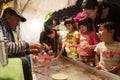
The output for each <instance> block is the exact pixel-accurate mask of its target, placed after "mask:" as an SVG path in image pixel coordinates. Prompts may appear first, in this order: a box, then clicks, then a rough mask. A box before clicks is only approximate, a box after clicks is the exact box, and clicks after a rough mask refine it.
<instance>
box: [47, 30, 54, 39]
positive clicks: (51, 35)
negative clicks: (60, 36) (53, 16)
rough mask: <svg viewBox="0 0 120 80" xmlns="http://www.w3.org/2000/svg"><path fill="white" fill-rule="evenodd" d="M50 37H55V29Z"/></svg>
mask: <svg viewBox="0 0 120 80" xmlns="http://www.w3.org/2000/svg"><path fill="white" fill-rule="evenodd" d="M48 37H50V38H52V39H54V37H55V31H53V33H51V34H49V35H48Z"/></svg>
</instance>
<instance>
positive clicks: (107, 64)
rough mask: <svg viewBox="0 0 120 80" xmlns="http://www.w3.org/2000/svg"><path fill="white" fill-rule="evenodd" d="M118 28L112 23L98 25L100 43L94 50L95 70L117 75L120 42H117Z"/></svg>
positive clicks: (119, 60)
mask: <svg viewBox="0 0 120 80" xmlns="http://www.w3.org/2000/svg"><path fill="white" fill-rule="evenodd" d="M117 27H118V26H117V25H116V24H114V23H113V22H104V23H101V24H100V25H99V30H98V31H99V36H100V38H101V39H102V41H103V42H100V43H99V44H98V45H97V46H96V48H95V50H94V51H95V52H96V68H97V69H102V70H105V71H110V72H113V73H117V72H118V70H120V42H118V39H117V36H118V32H119V30H118V28H117Z"/></svg>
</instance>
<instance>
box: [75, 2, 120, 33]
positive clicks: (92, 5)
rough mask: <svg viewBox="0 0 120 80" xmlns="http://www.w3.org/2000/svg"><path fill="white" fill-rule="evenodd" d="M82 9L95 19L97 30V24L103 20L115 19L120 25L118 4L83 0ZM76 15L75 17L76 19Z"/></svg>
mask: <svg viewBox="0 0 120 80" xmlns="http://www.w3.org/2000/svg"><path fill="white" fill-rule="evenodd" d="M82 9H83V12H84V13H85V14H86V16H88V17H89V18H91V19H92V20H93V21H94V25H95V29H96V31H98V27H97V25H98V24H99V23H101V22H105V21H113V22H115V23H116V24H117V25H120V23H119V21H120V15H119V14H120V11H118V10H120V7H118V6H113V5H108V4H107V3H105V2H98V1H97V0H83V3H82ZM78 16H79V15H78ZM76 17H77V16H76ZM76 17H74V20H75V19H76ZM119 34H120V33H119Z"/></svg>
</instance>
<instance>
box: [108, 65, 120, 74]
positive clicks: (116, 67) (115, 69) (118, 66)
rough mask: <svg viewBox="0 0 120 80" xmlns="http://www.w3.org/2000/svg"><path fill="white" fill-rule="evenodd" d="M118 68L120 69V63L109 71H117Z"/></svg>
mask: <svg viewBox="0 0 120 80" xmlns="http://www.w3.org/2000/svg"><path fill="white" fill-rule="evenodd" d="M118 70H120V64H119V65H117V66H114V67H113V68H112V69H111V70H110V71H109V72H112V73H117V71H118Z"/></svg>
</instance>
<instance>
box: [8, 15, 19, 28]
mask: <svg viewBox="0 0 120 80" xmlns="http://www.w3.org/2000/svg"><path fill="white" fill-rule="evenodd" d="M6 17H7V19H6V23H7V25H8V27H9V29H10V30H15V29H16V26H17V25H18V24H19V22H20V18H19V17H18V16H16V15H9V14H8V15H7V16H6Z"/></svg>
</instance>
